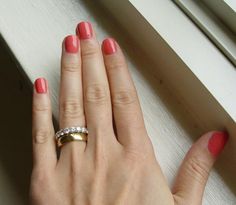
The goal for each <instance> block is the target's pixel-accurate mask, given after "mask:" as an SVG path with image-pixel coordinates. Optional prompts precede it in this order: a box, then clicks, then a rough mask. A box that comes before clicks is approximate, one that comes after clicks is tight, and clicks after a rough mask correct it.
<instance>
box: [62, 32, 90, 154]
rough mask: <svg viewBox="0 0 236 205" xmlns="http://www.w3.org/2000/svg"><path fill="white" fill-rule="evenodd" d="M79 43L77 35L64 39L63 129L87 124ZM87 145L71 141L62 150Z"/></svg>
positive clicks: (66, 150)
mask: <svg viewBox="0 0 236 205" xmlns="http://www.w3.org/2000/svg"><path fill="white" fill-rule="evenodd" d="M79 44H80V43H79V39H78V37H77V36H76V35H70V36H67V37H66V38H65V40H64V41H63V46H62V58H61V87H60V122H59V124H60V128H61V129H62V128H65V127H73V126H74V127H76V126H85V117H84V109H83V94H82V93H83V92H82V77H81V76H82V75H81V57H80V46H79ZM78 146H79V148H78ZM85 146H86V143H84V142H70V143H67V144H65V145H63V149H62V152H68V151H69V152H70V151H73V150H75V151H76V152H77V150H82V151H84V149H85ZM73 147H75V149H73Z"/></svg>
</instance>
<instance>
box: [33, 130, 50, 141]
mask: <svg viewBox="0 0 236 205" xmlns="http://www.w3.org/2000/svg"><path fill="white" fill-rule="evenodd" d="M51 135H52V133H51V132H50V131H48V130H46V129H39V130H36V132H35V135H34V136H35V137H34V139H35V143H37V144H44V143H46V142H47V141H48V139H49V136H51Z"/></svg>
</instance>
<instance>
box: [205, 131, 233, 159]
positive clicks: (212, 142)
mask: <svg viewBox="0 0 236 205" xmlns="http://www.w3.org/2000/svg"><path fill="white" fill-rule="evenodd" d="M228 138H229V136H228V133H227V132H226V131H215V132H213V133H212V135H211V137H210V138H209V140H208V145H207V148H208V150H209V152H210V153H211V155H212V156H213V157H217V156H218V155H219V154H220V153H221V152H222V151H223V149H224V147H225V145H226V143H227V141H228Z"/></svg>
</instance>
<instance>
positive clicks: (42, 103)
mask: <svg viewBox="0 0 236 205" xmlns="http://www.w3.org/2000/svg"><path fill="white" fill-rule="evenodd" d="M32 109H33V112H32V113H33V116H32V117H33V123H32V124H33V128H32V134H33V156H34V157H33V161H34V168H36V169H39V170H43V171H45V169H46V170H47V169H48V168H50V167H51V168H53V167H55V165H56V162H57V157H56V147H55V139H54V129H53V123H52V111H51V105H50V99H49V93H48V85H47V81H46V80H45V79H44V78H38V79H37V80H36V81H35V83H34V93H33V107H32Z"/></svg>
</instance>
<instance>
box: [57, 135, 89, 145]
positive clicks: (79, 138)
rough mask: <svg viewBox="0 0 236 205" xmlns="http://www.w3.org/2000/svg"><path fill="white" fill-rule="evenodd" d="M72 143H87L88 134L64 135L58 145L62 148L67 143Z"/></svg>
mask: <svg viewBox="0 0 236 205" xmlns="http://www.w3.org/2000/svg"><path fill="white" fill-rule="evenodd" d="M72 141H83V142H87V134H85V133H68V134H65V135H63V136H62V137H60V138H59V139H58V140H57V145H58V146H59V147H61V146H62V145H64V144H65V143H67V142H72Z"/></svg>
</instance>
